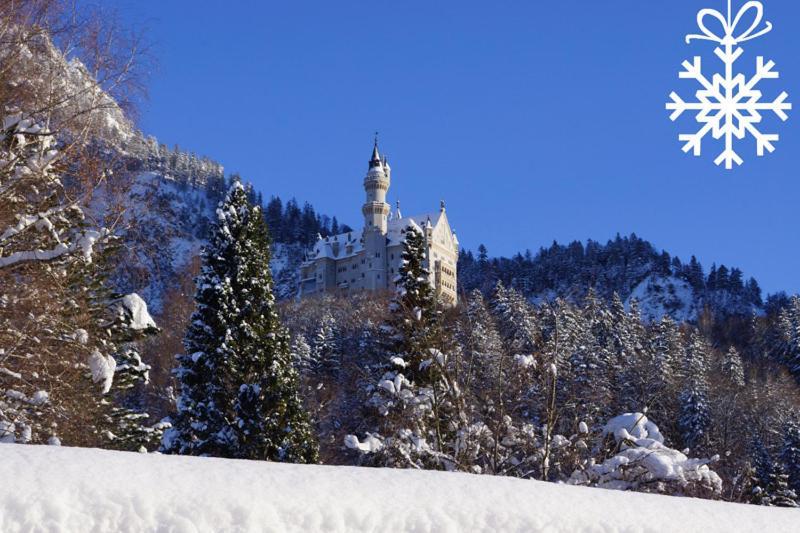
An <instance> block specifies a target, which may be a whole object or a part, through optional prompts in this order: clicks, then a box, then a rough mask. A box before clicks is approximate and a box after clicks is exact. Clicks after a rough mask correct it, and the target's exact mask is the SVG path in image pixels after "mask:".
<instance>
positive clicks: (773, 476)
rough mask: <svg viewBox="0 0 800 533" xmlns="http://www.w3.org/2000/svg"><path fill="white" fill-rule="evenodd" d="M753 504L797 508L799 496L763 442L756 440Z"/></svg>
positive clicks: (753, 450)
mask: <svg viewBox="0 0 800 533" xmlns="http://www.w3.org/2000/svg"><path fill="white" fill-rule="evenodd" d="M752 460H753V470H754V473H755V479H753V480H752V483H753V487H752V494H751V496H752V503H755V504H757V505H769V506H772V507H797V494H795V492H794V491H793V490H792V489H791V488H790V487H789V482H788V476H787V474H786V473H785V472H784V470H783V467H782V465H781V464H780V462H778V461H775V460H774V459H773V458H772V456H771V454H770V453H769V450H768V449H767V447H766V445H765V444H764V442H763V440H761V439H755V440H754V442H753V449H752Z"/></svg>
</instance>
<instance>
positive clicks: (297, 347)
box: [292, 334, 312, 374]
mask: <svg viewBox="0 0 800 533" xmlns="http://www.w3.org/2000/svg"><path fill="white" fill-rule="evenodd" d="M292 362H293V363H294V366H295V368H296V369H297V372H298V373H300V374H305V373H306V372H308V371H309V370H310V369H311V366H312V359H311V346H309V344H308V341H306V338H305V335H302V334H299V335H297V336H295V337H294V339H293V340H292Z"/></svg>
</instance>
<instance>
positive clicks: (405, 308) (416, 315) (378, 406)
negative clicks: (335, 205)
mask: <svg viewBox="0 0 800 533" xmlns="http://www.w3.org/2000/svg"><path fill="white" fill-rule="evenodd" d="M405 232H406V233H405V236H406V238H405V242H404V247H403V256H402V259H403V262H402V265H401V267H400V272H399V275H398V276H397V278H396V279H395V286H396V294H395V296H394V298H393V300H392V302H391V304H390V316H389V318H388V320H387V322H386V323H385V324H384V325H383V326H382V328H381V330H380V331H381V336H382V339H381V344H382V346H383V348H384V351H385V353H386V356H387V358H388V368H389V370H388V371H385V372H383V375H382V376H381V377H380V379H378V383H377V386H372V387H371V389H372V390H374V393H373V394H372V396H371V397H370V399H369V402H368V403H369V405H370V406H371V407H372V408H374V409H375V411H376V412H377V414H378V424H377V428H376V432H375V433H367V434H366V440H365V441H363V442H361V441H359V439H358V438H357V437H356V436H355V435H348V436H347V437H346V438H345V445H346V446H347V447H348V448H351V449H354V450H358V451H360V452H362V453H364V454H367V455H369V456H370V461H371V462H372V463H373V464H377V465H380V466H392V467H414V468H430V469H444V470H456V469H468V468H469V465H470V464H471V463H472V460H471V459H470V458H471V457H472V454H473V452H474V448H471V447H470V446H468V444H469V443H472V442H474V440H473V439H472V438H470V435H469V431H470V428H469V427H468V426H467V417H466V415H465V413H464V403H463V397H462V395H461V389H460V387H459V386H458V384H457V383H456V380H455V378H454V376H453V375H452V373H451V368H452V361H451V359H450V356H449V355H448V353H447V351H446V350H447V349H449V348H452V346H450V342H449V339H448V335H447V334H446V333H445V331H444V330H443V329H442V327H441V314H440V311H439V306H438V302H437V300H436V296H435V294H434V292H433V288H432V286H431V284H430V282H429V280H428V272H427V269H426V268H425V249H424V244H425V241H424V237H423V235H422V233H421V232H420V231H419V230H418V229H417V228H415V227H414V226H410V227H408V228H407V229H406V230H405ZM386 368H387V367H384V369H386Z"/></svg>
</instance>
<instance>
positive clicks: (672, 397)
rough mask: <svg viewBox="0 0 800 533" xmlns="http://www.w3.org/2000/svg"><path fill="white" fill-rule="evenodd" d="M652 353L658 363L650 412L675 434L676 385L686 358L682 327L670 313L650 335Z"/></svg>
mask: <svg viewBox="0 0 800 533" xmlns="http://www.w3.org/2000/svg"><path fill="white" fill-rule="evenodd" d="M650 352H651V353H652V357H653V365H654V370H653V372H654V375H653V376H652V386H653V388H654V390H653V396H652V400H651V403H650V404H649V405H648V408H649V411H648V414H650V415H651V416H652V417H653V418H656V419H659V420H663V421H666V422H668V423H666V424H663V425H662V427H664V429H666V430H668V433H670V434H673V435H674V434H676V432H675V431H674V430H675V429H676V428H675V424H674V422H673V421H672V420H671V419H673V418H674V414H675V413H677V412H678V393H677V390H676V385H677V383H678V379H679V375H680V367H681V363H682V361H683V342H682V340H681V333H680V330H679V329H678V326H677V325H676V324H675V322H674V321H673V320H672V319H671V318H670V317H669V316H664V317H663V318H662V319H661V320H660V321H659V323H658V324H656V325H655V327H654V330H653V331H652V334H651V336H650Z"/></svg>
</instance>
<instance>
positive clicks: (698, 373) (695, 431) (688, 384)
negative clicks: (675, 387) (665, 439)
mask: <svg viewBox="0 0 800 533" xmlns="http://www.w3.org/2000/svg"><path fill="white" fill-rule="evenodd" d="M707 361H708V347H707V345H706V341H705V339H704V338H703V337H702V336H701V335H700V334H699V333H698V332H697V331H693V332H692V333H691V335H690V336H689V340H688V345H687V347H686V360H685V363H684V371H683V376H682V389H681V393H680V397H679V403H680V412H679V416H678V427H679V429H680V431H681V437H682V442H683V445H684V446H685V447H686V448H695V447H702V446H703V444H705V441H706V439H707V436H708V429H709V426H710V424H711V420H710V414H709V404H708V376H707V373H708V370H707Z"/></svg>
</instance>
